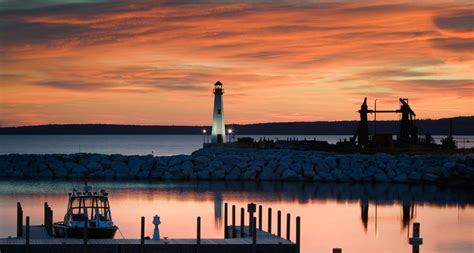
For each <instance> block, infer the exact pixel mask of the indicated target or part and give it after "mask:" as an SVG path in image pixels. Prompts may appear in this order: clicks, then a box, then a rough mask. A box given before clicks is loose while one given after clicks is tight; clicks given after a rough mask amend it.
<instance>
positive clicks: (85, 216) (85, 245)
mask: <svg viewBox="0 0 474 253" xmlns="http://www.w3.org/2000/svg"><path fill="white" fill-rule="evenodd" d="M88 225H89V220H88V219H87V214H86V215H84V234H83V236H84V238H83V243H84V245H83V247H82V252H83V253H87V227H88Z"/></svg>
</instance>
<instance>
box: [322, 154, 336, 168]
mask: <svg viewBox="0 0 474 253" xmlns="http://www.w3.org/2000/svg"><path fill="white" fill-rule="evenodd" d="M324 162H325V163H326V164H327V165H328V166H329V168H331V169H334V168H337V159H336V157H334V156H327V157H326V158H324Z"/></svg>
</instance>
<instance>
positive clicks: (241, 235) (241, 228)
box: [240, 207, 245, 238]
mask: <svg viewBox="0 0 474 253" xmlns="http://www.w3.org/2000/svg"><path fill="white" fill-rule="evenodd" d="M244 228H245V209H244V208H243V207H242V208H240V237H241V238H243V237H245V233H244Z"/></svg>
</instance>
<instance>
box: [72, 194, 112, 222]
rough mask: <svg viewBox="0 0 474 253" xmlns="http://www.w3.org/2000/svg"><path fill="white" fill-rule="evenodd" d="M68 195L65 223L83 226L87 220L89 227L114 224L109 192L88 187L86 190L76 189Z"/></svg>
mask: <svg viewBox="0 0 474 253" xmlns="http://www.w3.org/2000/svg"><path fill="white" fill-rule="evenodd" d="M68 195H69V203H68V208H67V213H66V215H65V217H64V225H66V226H70V227H76V228H83V227H84V222H85V221H87V227H89V228H94V227H96V228H100V227H111V226H113V222H112V216H111V214H110V205H109V199H108V193H107V192H105V191H104V190H101V191H100V192H99V193H98V192H91V191H89V190H88V189H86V190H85V191H84V192H78V191H76V190H74V191H73V192H72V193H69V194H68Z"/></svg>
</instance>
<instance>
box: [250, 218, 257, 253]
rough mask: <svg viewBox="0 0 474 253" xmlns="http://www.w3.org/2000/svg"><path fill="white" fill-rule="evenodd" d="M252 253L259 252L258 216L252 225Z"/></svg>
mask: <svg viewBox="0 0 474 253" xmlns="http://www.w3.org/2000/svg"><path fill="white" fill-rule="evenodd" d="M249 229H251V230H252V253H257V218H255V217H254V218H253V220H252V227H251V228H249Z"/></svg>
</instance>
